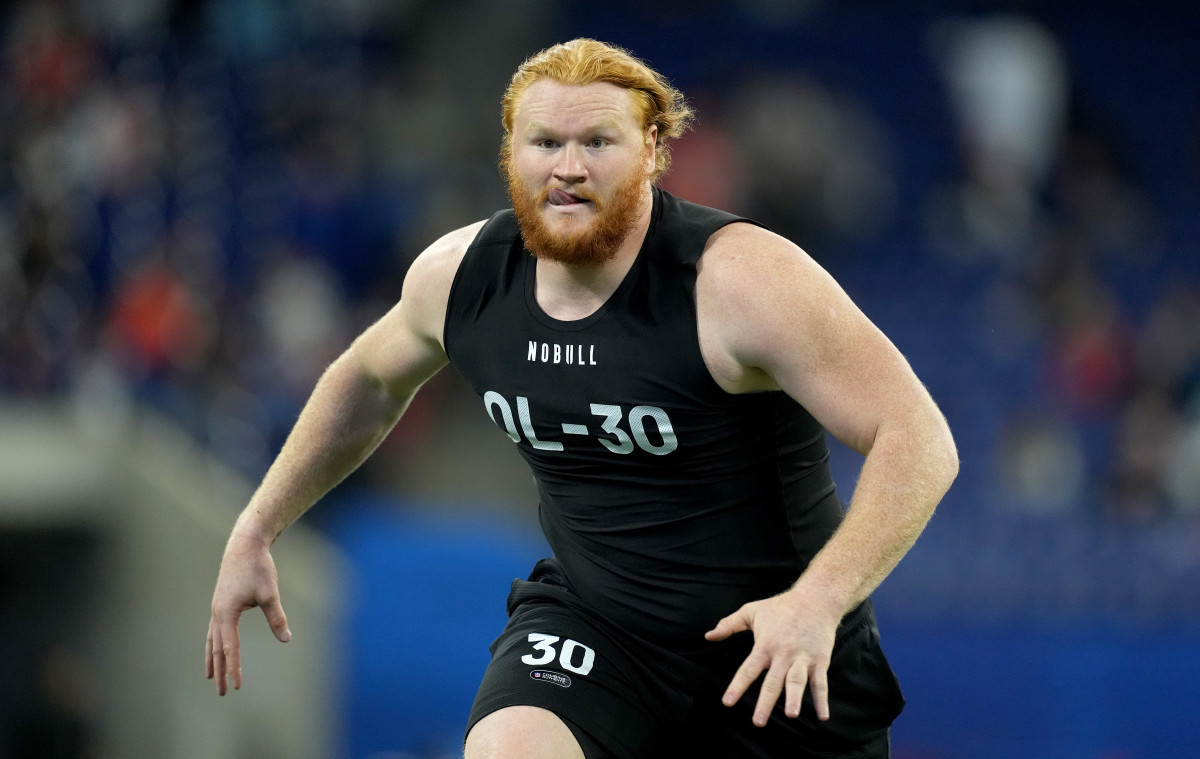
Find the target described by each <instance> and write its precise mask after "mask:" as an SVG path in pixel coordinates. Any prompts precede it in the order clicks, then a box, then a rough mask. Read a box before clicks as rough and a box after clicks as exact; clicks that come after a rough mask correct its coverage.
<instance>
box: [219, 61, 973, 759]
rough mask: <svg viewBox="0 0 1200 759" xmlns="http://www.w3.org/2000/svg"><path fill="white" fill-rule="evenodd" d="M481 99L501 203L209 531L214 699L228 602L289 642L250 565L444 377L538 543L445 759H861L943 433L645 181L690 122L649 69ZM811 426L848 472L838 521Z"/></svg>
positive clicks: (770, 272) (729, 243)
mask: <svg viewBox="0 0 1200 759" xmlns="http://www.w3.org/2000/svg"><path fill="white" fill-rule="evenodd" d="M503 105H504V109H503V122H504V127H505V131H506V137H505V143H504V149H503V153H502V164H503V167H504V171H505V174H506V177H507V181H508V188H509V193H510V196H511V198H512V201H513V211H511V212H501V213H498V214H496V215H495V216H493V217H492V218H491V219H489V220H487V221H484V222H478V223H476V224H472V225H470V226H468V227H464V228H463V229H459V230H457V231H454V232H451V233H450V234H448V235H446V236H445V237H443V238H442V239H441V240H438V241H437V242H435V243H434V244H433V245H432V246H430V247H429V248H428V249H427V250H426V251H424V252H423V253H422V254H421V255H420V256H419V257H418V258H417V260H416V261H415V262H414V264H413V266H412V268H411V270H410V272H409V274H408V277H407V279H406V281H405V285H404V289H403V292H402V295H401V299H400V302H399V303H398V304H397V305H396V306H395V307H394V308H393V309H392V310H391V311H390V312H389V313H388V314H387V315H385V316H384V317H383V318H382V319H381V320H380V321H379V322H378V323H376V324H375V325H373V326H372V327H370V328H369V329H367V330H366V332H364V333H363V334H362V335H361V336H360V337H359V338H358V339H357V340H356V341H355V342H354V344H353V345H352V346H351V347H350V348H349V350H348V351H347V352H346V353H345V354H344V355H342V356H341V357H340V358H339V359H337V360H336V361H335V362H334V363H333V364H332V365H331V366H330V367H329V369H328V370H327V372H326V373H325V375H324V376H323V377H322V378H321V380H320V381H319V382H318V384H317V387H316V389H315V390H314V392H313V395H312V398H311V399H310V400H309V402H308V404H307V405H306V407H305V409H304V411H303V413H302V414H301V416H300V418H299V420H298V421H297V423H296V427H295V429H294V430H293V432H292V433H291V435H290V436H289V439H288V441H287V443H286V444H285V445H284V448H283V450H282V452H281V453H280V455H279V458H278V459H277V461H276V462H275V464H274V465H273V466H272V467H271V469H270V471H269V472H268V473H267V475H266V477H265V478H264V481H263V483H262V485H261V486H260V488H259V489H258V491H257V492H256V493H255V495H254V497H253V498H252V499H251V502H250V504H249V505H248V506H247V508H246V509H245V511H244V512H243V513H242V515H241V516H240V517H239V519H238V521H237V523H236V525H235V527H234V530H233V533H232V535H231V537H230V540H229V544H228V547H227V548H226V551H225V556H224V559H223V561H222V565H221V572H220V575H219V577H218V580H217V587H216V591H215V593H214V596H213V603H212V621H211V623H210V625H209V633H208V640H207V644H206V669H207V674H208V676H209V677H215V678H216V680H217V688H218V692H219V693H221V694H224V693H225V692H226V689H227V687H228V683H229V682H230V681H232V683H233V687H234V688H238V687H240V684H241V663H240V659H239V651H238V633H237V623H238V618H239V615H240V613H241V612H242V611H244V610H246V609H249V608H252V607H254V606H261V607H262V609H263V611H264V612H265V614H266V616H267V619H268V622H269V624H270V625H271V628H272V629H273V630H274V631H275V634H276V636H277V637H278V638H279V639H280V640H287V639H288V638H289V637H290V633H289V632H288V627H287V620H286V617H285V616H284V613H283V609H282V607H281V605H280V601H279V593H278V587H277V582H276V575H275V567H274V563H273V561H272V559H271V555H270V553H269V548H270V546H271V544H272V542H273V541H274V540H275V539H276V538H277V537H278V536H279V535H280V533H281V532H282V531H283V530H284V529H285V528H286V527H287V525H288V524H290V523H291V522H292V521H293V520H295V519H296V518H297V517H299V516H300V514H301V513H303V512H304V511H305V510H306V509H307V508H308V507H309V506H311V505H312V504H313V503H314V502H315V501H316V500H317V499H319V498H320V497H321V496H322V495H323V494H324V493H325V492H326V491H328V490H329V489H330V488H332V487H333V486H334V485H335V484H336V483H338V482H339V481H340V480H341V479H342V478H343V477H345V476H346V475H347V474H348V473H349V472H351V471H352V470H353V469H354V468H355V467H357V466H358V465H359V464H360V463H361V462H362V461H363V460H364V459H365V458H366V457H367V456H368V455H369V454H370V452H371V451H372V450H373V449H374V448H375V446H376V445H377V444H378V443H379V442H380V441H381V440H382V439H383V437H384V436H385V435H386V434H387V432H388V431H389V430H390V429H391V427H392V426H393V425H394V423H395V422H396V420H397V419H398V418H399V416H400V415H401V413H402V412H403V411H404V408H405V407H406V406H407V404H408V402H409V401H410V399H411V398H412V397H413V394H414V393H415V392H416V391H417V389H418V388H419V387H420V386H421V384H422V383H423V382H424V381H425V380H426V379H428V378H429V377H430V376H432V375H433V374H434V373H435V372H436V371H438V370H439V369H440V368H441V367H442V366H443V365H445V364H446V363H447V362H449V363H453V364H454V365H455V367H456V368H457V369H458V370H459V371H460V372H461V373H462V374H463V376H464V377H465V378H466V379H467V380H468V382H470V383H471V385H472V386H473V387H474V388H475V389H476V391H477V392H478V393H479V395H480V396H481V398H482V400H483V404H484V407H485V409H486V410H487V413H488V414H489V415H490V416H491V418H492V419H493V421H495V422H496V424H497V425H498V426H499V427H500V428H501V430H503V432H504V433H506V434H507V435H508V436H509V437H510V438H511V439H512V440H513V441H514V442H515V443H516V444H517V445H518V447H519V449H520V451H521V454H522V455H523V456H524V458H525V459H526V460H527V461H528V463H529V465H530V467H531V469H532V470H533V473H534V476H535V478H536V480H537V484H538V489H539V495H540V498H541V504H540V514H541V522H542V526H543V529H544V530H545V533H546V536H547V538H548V540H549V542H550V545H551V547H552V548H553V550H554V558H553V559H548V560H544V561H542V562H539V563H538V565H537V566H536V567H535V568H534V570H533V573H532V574H531V575H530V577H529V579H528V580H526V581H517V582H514V584H513V590H512V593H511V594H510V596H509V600H508V610H509V615H510V619H509V624H508V626H507V627H506V629H505V631H504V633H503V634H502V635H501V636H500V638H498V639H497V640H496V642H495V643H494V644H493V647H492V652H493V659H492V663H491V665H489V667H488V670H487V672H486V673H485V675H484V680H483V683H482V685H481V686H480V689H479V693H478V695H477V697H476V701H475V705H474V707H473V709H472V713H471V716H470V720H469V724H468V735H467V739H466V756H467V757H468V759H481V758H483V757H521V758H522V759H531V758H534V759H536V758H539V757H546V758H549V757H580V756H586V757H589V758H591V757H625V758H628V757H660V756H719V757H723V756H789V757H885V756H887V755H888V738H887V735H888V727H889V725H890V724H891V722H892V720H893V719H894V717H895V716H896V714H898V713H899V711H900V709H901V707H902V704H903V699H902V698H901V696H900V692H899V689H898V687H897V684H896V682H895V678H894V676H893V675H892V673H891V670H890V668H889V667H888V664H887V661H886V659H885V658H884V656H883V654H882V652H881V651H880V649H879V640H878V632H877V629H876V626H875V621H874V616H873V612H872V610H871V606H870V602H869V600H868V595H869V593H870V592H871V591H872V590H873V589H874V588H875V587H876V586H877V585H878V584H879V583H880V582H881V581H882V580H883V578H884V577H885V576H886V575H887V574H888V572H890V571H891V569H892V568H893V567H894V566H895V564H896V563H897V562H898V561H899V560H900V558H901V556H902V555H903V554H904V553H905V552H906V551H907V550H908V548H909V547H910V546H911V545H912V544H913V542H914V541H915V540H916V537H917V535H918V534H919V533H920V531H921V530H922V529H923V527H924V525H925V523H926V522H927V520H928V519H929V517H930V515H931V514H932V512H933V510H934V508H935V506H936V504H937V503H938V501H939V500H940V499H941V497H942V495H943V494H944V493H945V491H946V489H947V488H948V487H949V485H950V483H951V481H952V480H953V478H954V476H955V474H956V472H957V467H958V460H957V455H956V453H955V449H954V443H953V441H952V439H951V436H950V432H949V430H948V428H947V426H946V424H945V421H944V419H943V417H942V415H941V414H940V413H939V411H938V410H937V408H936V406H935V404H934V402H933V400H932V399H931V398H930V397H929V395H928V393H927V392H926V391H925V389H924V388H923V386H922V385H921V383H920V382H919V381H918V380H917V378H916V377H915V376H914V374H913V372H912V371H911V369H910V368H909V366H908V365H907V363H906V362H905V360H904V359H903V357H902V356H901V355H900V354H899V352H898V351H897V350H896V349H895V348H894V347H893V346H892V344H891V343H890V342H889V341H888V340H887V339H886V338H885V337H884V336H883V335H882V334H881V333H880V332H879V331H878V330H877V329H876V328H875V327H874V326H873V325H872V324H871V323H870V322H869V321H868V320H867V319H866V317H865V316H864V315H863V314H862V313H861V312H860V311H859V310H858V309H857V308H856V307H855V306H854V305H853V304H852V303H851V302H850V300H849V298H848V297H847V296H846V295H845V294H844V292H843V291H842V290H841V289H840V288H839V287H838V286H837V285H836V284H835V283H834V281H833V280H832V279H831V278H830V277H829V276H828V275H827V274H826V273H825V272H824V271H823V270H822V269H821V268H820V267H819V266H817V264H816V263H814V262H813V261H812V259H810V258H809V257H808V256H807V255H806V254H805V253H804V252H803V251H802V250H800V249H799V248H797V247H796V246H795V245H793V244H792V243H790V242H788V241H786V240H784V239H782V238H780V237H778V236H776V235H774V234H772V233H770V232H768V231H766V230H764V229H762V228H760V227H759V226H757V225H755V224H753V223H750V222H747V221H746V220H743V219H739V218H737V217H735V216H731V215H728V214H725V213H723V212H720V211H715V210H713V209H706V208H703V207H700V206H694V205H691V204H689V203H686V202H683V201H681V200H678V199H676V198H673V197H671V196H670V195H668V194H667V193H665V192H662V191H660V190H658V189H656V188H655V187H654V181H655V180H656V179H657V177H658V176H659V175H660V174H661V173H662V172H663V171H664V170H665V169H666V168H667V165H668V154H667V150H666V148H667V145H668V143H669V141H670V140H671V139H673V138H675V137H677V136H678V135H679V134H680V133H681V132H682V130H683V129H684V128H685V127H686V124H687V121H688V118H689V116H690V113H689V111H688V109H687V108H686V106H685V105H684V103H683V99H682V96H681V95H680V94H679V93H678V92H677V91H675V90H673V89H672V88H671V87H670V85H669V84H668V83H667V82H666V81H665V80H664V79H663V78H662V77H661V76H659V75H658V74H656V73H655V72H653V71H652V70H650V69H649V68H648V67H646V66H645V65H644V64H643V63H641V62H640V61H638V60H636V59H635V58H633V57H631V56H630V55H628V54H627V53H626V52H624V51H622V50H619V49H616V48H613V47H610V46H608V45H604V44H602V43H599V42H596V41H593V40H585V39H581V40H575V41H572V42H569V43H566V44H563V45H558V46H555V47H553V48H550V49H548V50H546V51H543V52H542V53H540V54H538V55H537V56H535V57H533V58H531V59H530V60H528V61H526V62H525V63H524V64H523V65H522V66H521V67H520V68H519V69H518V71H517V73H516V75H515V76H514V78H513V80H512V82H511V84H510V86H509V89H508V91H507V92H506V94H505V97H504V103H503ZM822 428H824V429H827V430H829V431H830V432H831V433H832V434H834V435H836V436H837V437H838V438H839V439H841V440H843V441H845V442H846V443H847V444H848V445H849V446H850V447H852V448H854V449H855V450H857V451H860V452H862V453H864V454H865V456H866V458H865V460H864V464H863V468H862V473H861V476H860V478H859V480H858V484H857V487H856V489H855V493H854V498H853V501H852V503H851V505H850V508H849V510H848V511H845V510H844V509H843V508H842V506H841V503H840V501H839V500H838V497H837V494H836V493H835V492H834V486H833V482H832V479H831V477H830V474H829V469H828V466H827V458H828V451H827V449H826V447H825V442H824V434H823V429H822ZM843 516H844V518H843ZM397 708H401V707H400V706H399V705H398V707H397Z"/></svg>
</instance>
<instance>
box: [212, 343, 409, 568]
mask: <svg viewBox="0 0 1200 759" xmlns="http://www.w3.org/2000/svg"><path fill="white" fill-rule="evenodd" d="M410 398H411V395H410V396H408V397H402V398H397V397H394V396H393V395H390V394H388V393H387V392H386V391H385V390H384V388H383V387H382V385H381V384H380V383H378V382H376V381H375V380H373V379H372V378H371V377H370V375H369V374H367V373H366V372H364V371H363V370H362V368H361V367H360V366H359V364H358V361H357V360H356V359H355V356H354V353H353V350H351V351H348V352H346V353H345V354H343V355H342V356H341V357H340V358H338V359H337V360H336V361H334V362H333V363H332V364H331V365H330V366H329V368H328V369H326V371H325V373H324V374H323V375H322V376H321V379H320V380H319V381H318V382H317V385H316V387H315V388H314V390H313V392H312V395H311V396H310V397H309V399H308V402H307V403H306V404H305V406H304V409H303V410H302V411H301V413H300V417H299V418H298V419H297V421H296V424H295V426H294V427H293V428H292V431H291V432H290V433H289V435H288V437H287V440H286V442H285V443H284V445H283V448H282V450H281V451H280V453H279V455H278V456H277V457H276V459H275V462H274V463H273V464H272V465H271V467H270V469H269V470H268V471H267V473H266V475H265V476H264V478H263V481H262V483H261V484H260V485H259V487H258V489H257V490H256V491H255V493H254V496H253V497H252V498H251V499H250V502H249V504H248V505H247V506H246V508H245V510H243V512H242V514H241V516H240V517H239V518H238V520H237V524H236V525H235V527H234V530H233V536H232V537H231V540H232V539H233V538H245V539H249V540H251V541H255V542H259V543H262V544H264V545H268V546H269V545H270V544H271V543H272V542H274V540H275V539H276V538H278V537H279V535H280V534H281V533H282V532H283V531H284V530H285V529H286V528H287V526H288V525H290V524H291V523H292V522H294V521H295V520H296V519H297V518H299V517H300V515H301V514H303V513H304V512H305V511H307V510H308V509H309V508H310V507H311V506H312V505H313V504H314V503H316V502H317V501H318V500H319V499H320V498H321V497H322V496H324V495H325V494H326V493H327V492H329V491H330V490H331V489H333V487H334V486H336V485H337V484H338V483H339V482H341V481H342V480H343V479H345V478H346V477H347V476H348V475H349V474H350V473H351V472H353V471H354V470H355V469H357V468H358V466H359V465H361V464H362V462H363V461H365V460H366V458H367V457H368V456H369V455H370V454H371V453H372V452H373V451H374V450H375V448H376V447H377V446H378V445H379V443H380V442H381V441H382V440H383V439H384V437H386V436H387V434H388V432H389V431H390V430H391V429H392V427H393V426H394V425H395V423H396V421H397V420H398V419H399V418H400V415H401V413H402V412H403V410H404V408H405V406H406V405H407V403H408V400H409V399H410Z"/></svg>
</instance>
